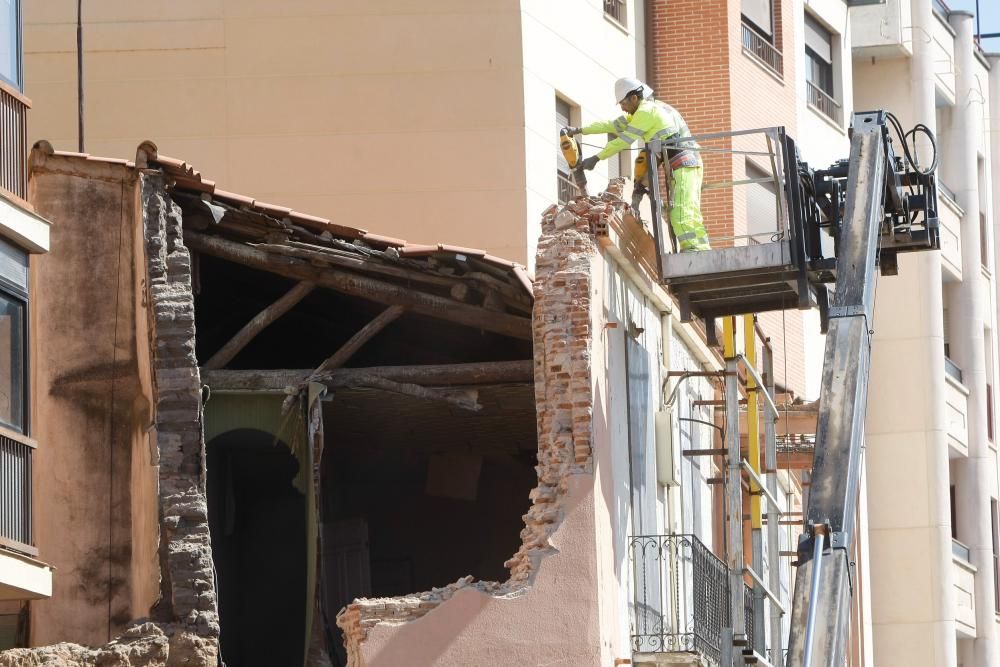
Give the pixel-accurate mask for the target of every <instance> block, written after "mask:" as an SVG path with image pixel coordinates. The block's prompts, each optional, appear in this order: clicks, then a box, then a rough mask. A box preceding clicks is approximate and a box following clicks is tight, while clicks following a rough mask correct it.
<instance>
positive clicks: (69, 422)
mask: <svg viewBox="0 0 1000 667" xmlns="http://www.w3.org/2000/svg"><path fill="white" fill-rule="evenodd" d="M66 166H67V165H65V164H63V165H61V166H57V165H49V166H48V167H46V166H45V165H36V169H35V172H34V175H33V178H32V180H31V185H30V194H29V196H30V198H31V201H32V203H33V204H34V206H35V208H36V210H37V211H38V212H39V213H40V214H41V215H43V216H45V217H46V218H48V219H49V220H51V221H52V223H53V227H54V229H58V232H56V233H53V235H52V248H51V251H50V253H49V254H47V255H45V256H41V257H38V258H36V260H35V261H34V262H33V267H32V271H33V276H32V278H33V281H34V288H35V291H34V296H33V301H32V304H31V307H32V327H33V334H34V337H35V355H34V358H33V365H32V369H31V370H32V378H31V379H32V383H33V386H34V387H35V390H34V393H35V404H34V413H33V423H34V434H35V436H36V437H37V438H38V440H39V442H43V443H45V446H44V447H39V448H38V450H37V452H36V459H35V465H34V474H35V480H34V482H35V498H36V505H35V507H36V514H35V530H36V539H37V544H38V547H39V549H40V550H41V552H42V553H44V554H45V555H46V556H45V557H46V559H47V560H48V561H49V562H50V563H51V564H52V565H53V566H54V567H55V570H56V573H55V576H54V577H53V596H52V598H51V599H50V600H46V601H44V602H38V603H34V604H33V605H32V637H31V641H32V643H33V644H34V645H39V644H47V643H54V642H58V641H75V642H79V643H84V644H102V643H104V642H106V641H108V640H109V639H111V638H112V637H113V636H116V635H117V634H119V633H120V632H121V630H122V629H123V628H124V626H125V624H126V623H127V622H129V621H131V620H133V619H135V618H138V617H141V616H146V615H148V614H149V612H150V607H151V606H152V604H153V603H154V602H155V600H156V598H157V597H158V595H159V563H158V556H157V553H156V544H157V542H156V537H157V532H156V530H155V526H156V524H157V520H158V519H157V500H156V468H155V467H153V461H151V458H150V451H151V450H150V438H149V435H148V430H149V427H150V426H151V423H152V413H151V406H150V400H151V395H152V394H151V390H150V383H149V375H148V366H147V365H146V363H145V362H144V359H143V357H142V356H141V353H140V352H139V348H141V347H144V346H145V345H146V341H145V340H141V339H137V337H136V329H135V321H136V316H137V312H138V304H139V299H140V295H139V293H138V292H137V290H136V285H137V283H138V280H139V279H140V275H139V274H138V273H136V271H135V269H136V261H137V257H138V258H141V254H137V252H136V249H137V247H136V245H135V242H134V237H133V233H134V226H133V225H134V218H133V212H134V208H133V201H134V200H133V187H134V176H133V175H132V172H131V171H130V170H127V169H126V168H125V167H124V165H111V164H107V163H95V164H84V165H82V166H81V165H79V164H78V165H77V166H76V167H74V168H72V169H69V168H65V167H66Z"/></svg>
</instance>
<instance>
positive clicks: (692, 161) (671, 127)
mask: <svg viewBox="0 0 1000 667" xmlns="http://www.w3.org/2000/svg"><path fill="white" fill-rule="evenodd" d="M581 131H582V132H583V134H613V135H615V138H614V139H612V140H611V141H609V142H608V143H607V145H606V146H605V147H604V148H603V149H601V152H600V153H598V154H597V157H598V158H599V159H601V160H604V159H607V158H609V157H611V156H612V155H615V154H616V153H619V152H621V151H623V150H625V149H626V148H629V147H630V146H632V144H634V143H635V142H636V141H637V140H639V139H642V141H643V142H650V141H653V140H654V139H660V140H662V141H667V140H669V139H677V138H683V137H690V136H691V131H690V130H689V129H688V126H687V123H685V122H684V118H683V117H681V115H680V113H679V112H678V111H677V109H675V108H673V107H672V106H670V105H669V104H667V103H666V102H660V101H659V100H652V99H649V100H643V101H642V102H640V103H639V108H638V109H636V110H635V113H634V114H632V115H631V116H629V115H625V116H619V117H618V118H616V119H615V120H607V121H598V122H596V123H591V124H590V125H587V126H586V127H583V128H581ZM684 146H687V147H690V148H697V147H698V144H697V143H695V142H694V141H693V140H691V141H684V142H682V143H681V144H680V146H678V147H672V148H668V149H667V155H668V156H669V158H670V166H671V167H672V168H673V169H678V168H680V167H700V166H701V156H700V155H699V154H698V151H696V150H686V149H685V148H684Z"/></svg>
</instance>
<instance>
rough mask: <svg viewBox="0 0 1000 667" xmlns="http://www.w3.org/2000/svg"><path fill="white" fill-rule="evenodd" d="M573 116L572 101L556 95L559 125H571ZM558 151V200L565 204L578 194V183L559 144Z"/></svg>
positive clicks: (557, 121) (557, 122)
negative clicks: (575, 181) (574, 179)
mask: <svg viewBox="0 0 1000 667" xmlns="http://www.w3.org/2000/svg"><path fill="white" fill-rule="evenodd" d="M572 117H573V107H572V106H571V105H570V103H569V102H567V101H566V100H564V99H562V98H561V97H556V124H557V126H558V127H560V128H562V127H566V126H567V125H571V124H572ZM556 153H558V164H557V167H556V183H557V186H558V193H559V194H558V201H559V203H560V204H565V203H566V202H568V201H569V200H570V199H572V198H573V197H575V196H576V195H577V190H578V188H577V187H576V183H574V182H573V176H572V174H571V173H570V168H569V164H568V163H567V162H566V158H564V157H563V154H562V150H561V149H560V148H559V147H558V146H557V147H556Z"/></svg>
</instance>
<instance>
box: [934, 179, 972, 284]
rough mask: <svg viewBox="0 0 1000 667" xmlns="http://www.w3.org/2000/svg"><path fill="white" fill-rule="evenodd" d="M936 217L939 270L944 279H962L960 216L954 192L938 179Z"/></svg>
mask: <svg viewBox="0 0 1000 667" xmlns="http://www.w3.org/2000/svg"><path fill="white" fill-rule="evenodd" d="M938 194H939V195H940V197H938V202H939V206H938V219H939V221H940V224H941V272H942V274H943V276H942V277H943V278H944V279H945V280H946V281H959V280H961V279H962V231H961V230H962V216H963V215H965V211H963V210H962V208H961V207H960V206H959V205H958V203H957V202H956V201H955V194H954V193H953V192H952V191H951V190H949V189H948V188H947V187H946V186H945V185H944V183H942V182H941V181H938Z"/></svg>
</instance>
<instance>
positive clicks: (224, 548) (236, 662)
mask: <svg viewBox="0 0 1000 667" xmlns="http://www.w3.org/2000/svg"><path fill="white" fill-rule="evenodd" d="M207 449H208V512H209V527H210V529H211V531H212V553H213V556H214V561H215V568H216V577H217V579H218V591H219V614H220V626H221V628H222V637H221V650H222V659H223V660H224V661H225V664H226V665H227V667H255V666H257V665H260V666H261V667H264V666H268V667H270V666H273V665H300V664H302V659H303V649H304V645H303V641H304V637H303V628H304V626H305V622H306V621H305V618H306V616H305V611H306V514H305V511H306V503H305V496H303V495H302V494H301V493H300V492H299V491H298V490H296V489H295V487H293V486H292V479H293V478H294V477H295V474H296V473H297V471H298V463H297V462H296V460H295V457H294V456H293V455H292V454H291V452H290V451H289V449H288V447H286V446H285V445H284V444H283V443H281V442H275V439H274V436H273V435H271V434H269V433H264V432H262V431H257V430H252V429H239V430H235V431H229V432H227V433H224V434H222V435H219V436H217V437H216V438H214V439H212V441H211V442H209V443H208V446H207Z"/></svg>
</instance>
